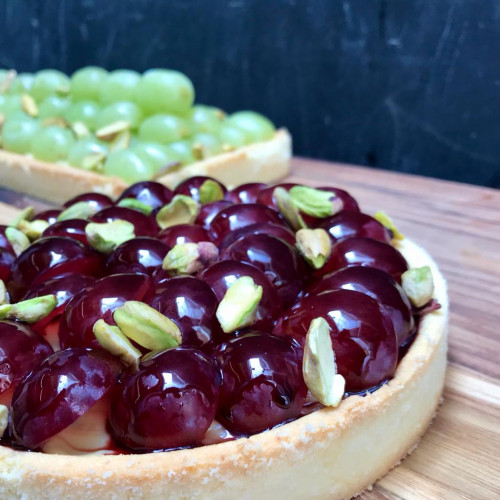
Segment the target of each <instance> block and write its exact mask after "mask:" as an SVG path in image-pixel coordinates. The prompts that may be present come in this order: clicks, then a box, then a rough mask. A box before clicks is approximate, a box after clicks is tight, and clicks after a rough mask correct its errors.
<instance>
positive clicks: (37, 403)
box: [0, 177, 439, 455]
mask: <svg viewBox="0 0 500 500" xmlns="http://www.w3.org/2000/svg"><path fill="white" fill-rule="evenodd" d="M402 238H403V236H402V235H401V234H400V233H399V232H398V231H397V229H396V228H395V227H394V225H393V224H392V222H391V221H390V219H389V218H388V217H387V216H386V215H385V214H383V213H378V214H375V216H374V217H371V216H370V215H367V214H364V213H362V212H361V211H360V210H359V207H358V204H357V202H356V200H355V199H354V198H353V197H352V196H351V195H349V194H348V193H347V192H345V191H343V190H341V189H337V188H331V187H328V188H326V187H325V188H316V189H313V188H310V187H306V186H301V185H295V184H280V185H277V186H272V187H269V186H267V185H264V184H260V183H253V184H246V185H242V186H239V187H238V188H235V189H233V190H231V191H228V190H227V189H226V188H225V186H223V185H222V184H221V183H219V182H218V181H216V180H214V179H211V178H207V177H193V178H190V179H188V180H186V181H184V182H182V183H181V184H180V185H179V186H177V188H176V189H175V190H174V191H171V190H169V189H168V188H166V187H165V186H163V185H161V184H159V183H155V182H149V181H148V182H141V183H138V184H134V185H132V186H131V187H129V188H128V189H127V190H126V191H124V192H123V194H122V195H121V196H120V198H118V199H117V200H115V201H113V200H111V199H110V198H108V197H106V196H104V195H101V194H96V193H87V194H83V195H80V196H78V197H76V198H74V199H71V200H69V201H68V202H66V203H65V204H64V205H63V206H62V207H61V208H59V209H57V210H49V211H46V212H43V213H38V214H35V213H34V212H33V210H32V209H30V208H28V209H26V210H24V211H23V212H22V213H21V214H20V215H19V216H18V217H17V218H16V220H14V221H13V222H12V224H11V225H10V226H0V280H1V281H0V423H1V426H0V432H1V433H2V438H1V444H2V445H3V446H6V447H9V448H12V449H18V450H19V449H20V450H30V451H36V452H43V453H57V454H72V455H75V454H88V453H96V454H131V453H146V452H152V451H167V450H173V449H179V448H191V447H199V446H205V445H208V444H214V443H219V442H222V441H228V440H235V439H238V438H241V437H244V436H250V435H253V434H257V433H261V432H263V431H266V430H268V429H270V428H273V427H276V426H279V425H282V424H284V423H286V422H290V421H292V420H295V419H299V418H301V417H302V416H304V415H307V414H309V413H311V412H314V411H316V410H318V409H320V408H322V407H324V406H332V407H335V406H337V405H338V404H339V403H340V402H341V400H342V399H345V398H348V397H350V396H352V395H353V394H357V395H365V394H367V393H371V392H373V391H376V390H377V389H379V388H380V387H381V386H382V385H384V384H386V383H387V382H388V381H389V380H391V378H392V377H393V376H394V374H395V371H396V368H397V366H398V363H399V361H400V360H401V358H402V357H403V356H405V353H406V351H407V350H408V347H409V346H410V345H411V343H412V342H413V341H414V339H415V336H417V335H418V325H419V321H420V318H421V317H422V316H423V315H424V314H427V313H428V312H430V311H433V310H435V309H437V308H439V304H438V303H437V302H436V301H435V300H434V299H432V293H433V283H432V273H431V271H430V269H429V268H428V267H420V268H412V269H410V268H409V267H408V265H407V262H406V260H405V258H404V257H403V256H402V254H401V253H400V252H399V251H398V250H397V249H396V248H395V245H393V244H392V243H395V242H396V243H397V241H398V240H400V239H402Z"/></svg>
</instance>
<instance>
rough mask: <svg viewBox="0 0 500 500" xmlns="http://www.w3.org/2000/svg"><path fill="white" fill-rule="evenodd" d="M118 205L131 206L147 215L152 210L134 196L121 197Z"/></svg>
mask: <svg viewBox="0 0 500 500" xmlns="http://www.w3.org/2000/svg"><path fill="white" fill-rule="evenodd" d="M117 206H118V207H125V208H132V209H134V210H137V211H139V212H142V213H143V214H146V215H149V214H150V213H151V212H152V211H153V207H152V206H151V205H148V204H146V203H143V202H142V201H139V200H137V199H135V198H123V199H122V200H120V201H119V202H118V204H117Z"/></svg>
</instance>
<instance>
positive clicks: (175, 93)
mask: <svg viewBox="0 0 500 500" xmlns="http://www.w3.org/2000/svg"><path fill="white" fill-rule="evenodd" d="M134 100H135V102H136V103H137V104H138V105H139V106H140V107H141V108H142V110H143V111H144V113H146V114H153V113H176V114H179V115H183V114H185V113H187V112H188V111H189V108H190V107H191V106H192V104H193V101H194V87H193V84H192V83H191V80H190V79H189V78H188V77H187V76H186V75H183V74H182V73H179V72H178V71H173V70H168V69H151V70H149V71H146V73H144V75H143V77H142V78H141V80H140V81H139V83H138V84H137V87H136V89H135V99H134Z"/></svg>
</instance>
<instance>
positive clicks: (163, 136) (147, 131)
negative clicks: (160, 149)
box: [139, 115, 189, 144]
mask: <svg viewBox="0 0 500 500" xmlns="http://www.w3.org/2000/svg"><path fill="white" fill-rule="evenodd" d="M188 135H189V127H188V123H187V122H186V120H184V119H183V118H179V117H178V116H174V115H154V116H150V117H149V118H147V119H146V120H144V121H143V122H142V125H141V127H140V128H139V139H141V141H145V142H159V143H160V144H168V143H169V142H173V141H179V140H181V139H184V138H185V137H187V136H188Z"/></svg>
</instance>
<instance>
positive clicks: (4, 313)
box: [0, 295, 57, 323]
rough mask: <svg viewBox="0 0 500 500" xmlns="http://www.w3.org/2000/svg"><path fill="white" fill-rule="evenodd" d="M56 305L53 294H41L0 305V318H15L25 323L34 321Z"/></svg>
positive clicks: (49, 311)
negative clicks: (14, 302)
mask: <svg viewBox="0 0 500 500" xmlns="http://www.w3.org/2000/svg"><path fill="white" fill-rule="evenodd" d="M56 306H57V297H56V296H55V295H42V296H41V297H35V298H34V299H28V300H22V301H21V302H17V303H16V304H2V305H0V319H17V320H19V321H24V322H25V323H36V322H37V321H40V320H41V319H42V318H45V316H47V315H48V314H50V313H51V312H52V311H53V310H54V309H55V307H56Z"/></svg>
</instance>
